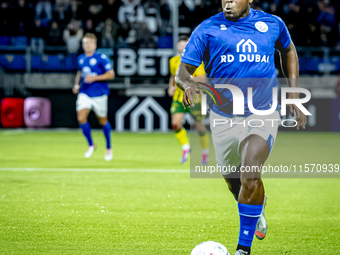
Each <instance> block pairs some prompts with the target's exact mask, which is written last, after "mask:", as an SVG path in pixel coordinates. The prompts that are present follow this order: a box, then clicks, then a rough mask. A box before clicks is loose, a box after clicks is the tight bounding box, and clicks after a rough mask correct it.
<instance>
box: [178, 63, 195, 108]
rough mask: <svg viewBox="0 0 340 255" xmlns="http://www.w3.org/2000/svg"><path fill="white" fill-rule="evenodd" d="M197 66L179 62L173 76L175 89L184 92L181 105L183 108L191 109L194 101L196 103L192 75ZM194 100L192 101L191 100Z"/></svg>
mask: <svg viewBox="0 0 340 255" xmlns="http://www.w3.org/2000/svg"><path fill="white" fill-rule="evenodd" d="M196 69H197V66H193V65H190V64H187V63H183V62H181V64H180V65H179V68H178V70H177V73H176V76H175V82H176V85H177V87H179V88H180V89H181V90H183V91H184V93H183V101H182V104H183V106H184V108H186V107H189V108H190V107H193V106H194V105H195V104H194V101H196V102H197V101H198V98H197V94H196V87H197V86H196V84H195V82H194V79H193V78H192V75H193V74H194V72H195V71H196ZM192 98H194V100H191V99H192Z"/></svg>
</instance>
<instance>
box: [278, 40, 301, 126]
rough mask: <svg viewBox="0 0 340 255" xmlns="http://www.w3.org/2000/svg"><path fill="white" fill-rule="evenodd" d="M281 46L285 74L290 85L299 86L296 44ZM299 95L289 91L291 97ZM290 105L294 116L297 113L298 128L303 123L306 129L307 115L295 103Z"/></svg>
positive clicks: (294, 97) (296, 97) (279, 48)
mask: <svg viewBox="0 0 340 255" xmlns="http://www.w3.org/2000/svg"><path fill="white" fill-rule="evenodd" d="M280 46H281V45H280V44H279V45H277V49H278V50H279V51H280V55H281V60H282V68H283V72H284V75H285V76H286V77H287V78H288V84H289V87H292V88H297V87H298V85H299V84H298V78H299V59H298V56H297V52H296V48H295V45H294V43H293V42H291V43H290V44H289V46H288V47H287V48H286V49H285V48H283V47H280ZM299 96H300V94H299V93H289V99H298V98H299ZM288 106H289V111H290V114H291V115H292V116H294V111H295V113H296V121H297V126H296V128H297V130H299V129H300V126H301V124H302V128H303V129H305V126H306V123H307V117H306V115H305V114H304V113H303V112H302V111H301V110H300V109H299V108H298V107H297V106H296V105H295V104H289V105H288Z"/></svg>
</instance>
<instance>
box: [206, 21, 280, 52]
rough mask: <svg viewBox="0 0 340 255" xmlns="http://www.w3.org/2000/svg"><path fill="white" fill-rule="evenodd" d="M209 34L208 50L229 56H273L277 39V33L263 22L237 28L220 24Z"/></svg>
mask: <svg viewBox="0 0 340 255" xmlns="http://www.w3.org/2000/svg"><path fill="white" fill-rule="evenodd" d="M210 32H211V36H210V37H209V47H210V49H211V50H213V51H218V52H219V53H229V54H260V55H261V54H266V55H268V54H273V53H274V46H275V41H276V40H277V38H278V31H276V29H273V28H270V27H269V26H268V25H267V24H266V23H264V22H257V23H256V22H254V23H250V24H245V25H237V26H236V25H233V26H230V25H229V26H228V24H220V26H219V27H217V26H216V27H215V28H214V30H213V31H210Z"/></svg>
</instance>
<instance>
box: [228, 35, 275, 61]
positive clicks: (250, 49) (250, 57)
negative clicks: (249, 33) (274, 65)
mask: <svg viewBox="0 0 340 255" xmlns="http://www.w3.org/2000/svg"><path fill="white" fill-rule="evenodd" d="M257 51H258V46H257V45H256V43H254V42H253V41H252V40H250V39H248V40H247V41H246V40H245V39H242V40H241V41H240V42H239V43H238V44H237V45H236V52H237V53H238V55H232V54H227V55H222V56H221V63H231V62H234V61H235V59H237V58H238V61H239V62H240V63H243V62H255V63H260V62H261V63H269V56H266V55H260V54H254V53H257ZM245 53H247V54H245ZM250 53H252V54H250Z"/></svg>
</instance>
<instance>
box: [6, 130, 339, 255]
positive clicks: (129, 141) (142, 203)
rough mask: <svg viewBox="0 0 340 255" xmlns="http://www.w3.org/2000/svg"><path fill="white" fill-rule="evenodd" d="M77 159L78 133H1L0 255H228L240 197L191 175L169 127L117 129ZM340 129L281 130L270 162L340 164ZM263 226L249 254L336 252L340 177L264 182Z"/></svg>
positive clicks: (234, 235) (217, 181)
mask: <svg viewBox="0 0 340 255" xmlns="http://www.w3.org/2000/svg"><path fill="white" fill-rule="evenodd" d="M93 137H94V140H95V143H96V144H97V147H98V149H97V151H96V152H95V154H94V156H93V158H91V159H89V160H86V159H84V158H83V153H84V150H85V149H86V144H85V140H84V138H83V137H82V135H81V132H80V131H58V132H53V131H49V132H47V131H40V132H39V131H4V130H3V131H0V145H1V146H0V253H1V254H148V255H149V254H157V255H163V254H165V255H167V254H176V255H180V254H190V251H191V250H192V249H193V248H194V247H195V246H196V245H197V244H198V243H200V242H203V241H207V240H214V241H217V242H221V243H222V244H224V245H225V246H226V247H227V248H228V250H229V252H230V253H231V254H232V255H233V254H234V253H235V248H236V244H237V240H238V228H239V226H238V224H239V219H238V213H237V204H236V201H235V200H234V199H233V197H232V195H231V194H230V193H229V191H228V189H227V186H226V184H225V183H224V181H223V180H222V179H193V178H190V174H189V173H188V171H189V170H188V169H189V164H188V163H186V164H185V165H180V163H179V161H180V157H181V149H180V146H179V143H178V141H177V140H176V138H175V137H174V135H173V134H160V133H154V134H142V133H140V134H130V133H122V134H119V133H113V139H112V140H113V145H114V160H113V161H112V162H105V161H104V159H103V156H104V138H103V134H102V133H101V132H99V131H97V132H93ZM339 142H340V134H328V133H303V132H300V133H299V132H294V133H283V132H282V133H279V134H278V138H277V141H276V143H275V147H274V149H273V152H272V154H271V156H270V158H269V160H268V162H269V163H271V164H277V165H279V164H288V163H289V164H291V163H293V164H305V163H333V164H335V163H338V164H339V163H340V161H339V145H340V143H339ZM264 184H265V189H266V194H267V196H268V197H269V199H268V205H267V207H266V217H267V220H268V224H269V230H268V234H267V237H266V238H265V240H263V241H259V240H257V239H256V238H255V240H254V242H253V248H252V254H254V255H256V254H261V255H263V254H269V255H271V254H273V255H278V254H292V255H296V254H308V255H310V254H315V255H320V254H340V252H339V250H340V199H339V195H340V188H339V187H340V179H335V178H332V179H331V178H328V179H312V178H310V179H288V178H286V179H284V178H281V179H269V178H267V179H264Z"/></svg>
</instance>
